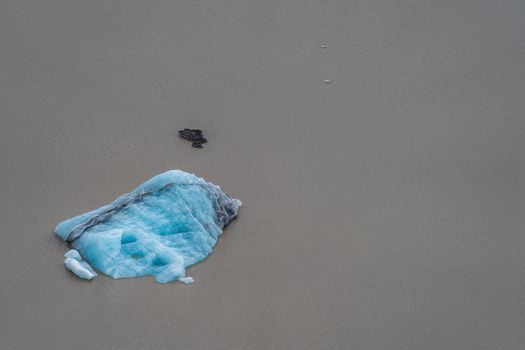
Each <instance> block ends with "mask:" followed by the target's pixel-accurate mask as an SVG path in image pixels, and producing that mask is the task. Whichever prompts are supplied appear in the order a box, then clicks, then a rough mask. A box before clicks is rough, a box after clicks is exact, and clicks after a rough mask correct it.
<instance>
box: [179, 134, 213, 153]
mask: <svg viewBox="0 0 525 350" xmlns="http://www.w3.org/2000/svg"><path fill="white" fill-rule="evenodd" d="M179 136H180V137H182V138H183V139H185V140H188V141H191V142H192V144H191V146H192V147H195V148H202V145H203V144H205V143H206V142H208V140H206V139H205V138H204V136H202V130H199V129H184V130H179Z"/></svg>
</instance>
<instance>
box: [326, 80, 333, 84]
mask: <svg viewBox="0 0 525 350" xmlns="http://www.w3.org/2000/svg"><path fill="white" fill-rule="evenodd" d="M324 83H325V84H332V81H331V80H330V79H325V81H324Z"/></svg>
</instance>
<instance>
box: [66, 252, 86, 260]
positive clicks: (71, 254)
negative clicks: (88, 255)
mask: <svg viewBox="0 0 525 350" xmlns="http://www.w3.org/2000/svg"><path fill="white" fill-rule="evenodd" d="M64 256H65V257H66V258H71V259H75V260H77V261H82V257H81V256H80V254H79V252H78V251H76V250H75V249H71V250H69V251H68V252H67V253H66V254H64Z"/></svg>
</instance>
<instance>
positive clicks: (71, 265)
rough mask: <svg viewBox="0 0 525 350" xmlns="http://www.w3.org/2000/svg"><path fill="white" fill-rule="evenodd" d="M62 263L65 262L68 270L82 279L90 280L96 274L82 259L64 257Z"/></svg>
mask: <svg viewBox="0 0 525 350" xmlns="http://www.w3.org/2000/svg"><path fill="white" fill-rule="evenodd" d="M64 264H66V267H67V268H68V270H70V271H71V272H73V273H74V274H75V275H77V276H78V277H80V278H82V279H85V280H91V279H93V278H95V276H96V275H97V274H96V273H95V271H93V269H91V267H90V266H89V265H88V264H87V263H86V262H84V261H78V260H75V259H73V258H66V260H65V261H64Z"/></svg>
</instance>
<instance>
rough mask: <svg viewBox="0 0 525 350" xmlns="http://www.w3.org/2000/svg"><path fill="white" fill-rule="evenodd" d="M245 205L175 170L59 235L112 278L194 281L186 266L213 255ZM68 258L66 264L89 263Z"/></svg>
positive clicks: (73, 221)
mask: <svg viewBox="0 0 525 350" xmlns="http://www.w3.org/2000/svg"><path fill="white" fill-rule="evenodd" d="M240 206H241V202H240V201H239V200H237V199H232V198H231V197H229V196H228V195H227V194H225V193H224V192H222V191H221V189H220V187H219V186H216V185H214V184H212V183H209V182H206V181H205V180H203V179H202V178H199V177H197V176H195V175H193V174H189V173H186V172H183V171H180V170H171V171H168V172H165V173H163V174H160V175H157V176H155V177H153V178H152V179H150V180H148V181H146V182H145V183H143V184H142V185H140V186H138V187H137V188H136V189H134V190H133V191H132V192H130V193H128V194H125V195H123V196H121V197H119V198H117V199H116V200H115V201H113V202H112V203H111V204H108V205H106V206H103V207H101V208H99V209H96V210H93V211H91V212H88V213H86V214H82V215H79V216H76V217H74V218H71V219H69V220H66V221H64V222H62V223H60V224H59V225H58V226H57V227H56V229H55V233H56V234H57V235H58V236H59V237H60V238H61V239H63V240H64V241H66V242H68V243H69V244H70V245H71V246H72V247H73V248H74V249H76V250H77V251H78V253H80V254H79V255H81V256H82V257H83V258H84V259H85V260H86V261H87V262H89V264H91V266H93V267H94V268H96V269H97V270H99V271H101V272H103V273H105V274H107V275H110V276H112V277H113V278H126V277H138V276H145V275H153V276H155V279H156V280H157V282H159V283H167V282H171V281H175V280H179V281H181V282H183V283H191V282H193V279H192V278H191V277H187V276H186V267H188V266H190V265H194V264H196V263H198V262H199V261H201V260H203V259H205V258H206V257H207V256H208V255H209V254H210V253H211V251H212V248H213V247H214V246H215V243H216V242H217V239H218V238H219V235H220V234H221V233H222V229H223V228H224V226H226V225H227V224H228V223H229V222H230V221H231V220H233V219H234V218H235V217H236V216H237V214H238V211H239V207H240ZM67 254H70V256H68V257H67V259H66V261H67V260H68V259H71V260H73V261H76V262H79V263H80V266H83V265H82V264H81V263H86V262H85V261H82V260H80V261H79V260H77V258H78V257H76V255H75V254H74V253H70V252H68V253H67ZM66 265H67V264H66ZM69 265H71V266H72V267H74V268H77V267H78V266H77V264H75V263H74V262H72V261H69ZM86 265H87V266H89V265H88V264H87V263H86ZM83 267H84V268H85V266H83ZM68 268H69V266H68ZM70 269H71V268H70ZM72 271H73V270H72ZM76 271H78V270H76ZM74 272H75V271H74ZM75 273H76V272H75ZM79 277H80V276H79Z"/></svg>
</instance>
